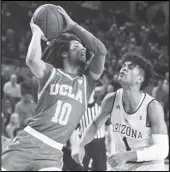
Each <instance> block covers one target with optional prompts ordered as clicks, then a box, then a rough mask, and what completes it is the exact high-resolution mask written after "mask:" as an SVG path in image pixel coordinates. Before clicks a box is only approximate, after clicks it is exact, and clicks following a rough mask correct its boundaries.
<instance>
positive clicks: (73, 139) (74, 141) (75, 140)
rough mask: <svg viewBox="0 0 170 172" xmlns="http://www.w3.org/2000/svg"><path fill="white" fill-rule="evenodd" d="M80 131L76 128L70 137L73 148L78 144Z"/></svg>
mask: <svg viewBox="0 0 170 172" xmlns="http://www.w3.org/2000/svg"><path fill="white" fill-rule="evenodd" d="M77 132H78V131H77V130H74V132H73V133H72V135H71V137H70V146H71V148H73V147H74V146H76V145H77V144H78V136H77V135H78V133H77Z"/></svg>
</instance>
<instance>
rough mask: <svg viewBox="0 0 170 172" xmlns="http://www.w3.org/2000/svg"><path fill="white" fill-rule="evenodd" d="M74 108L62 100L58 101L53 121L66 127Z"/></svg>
mask: <svg viewBox="0 0 170 172" xmlns="http://www.w3.org/2000/svg"><path fill="white" fill-rule="evenodd" d="M71 110H72V106H71V104H69V103H63V102H62V101H61V100H58V101H57V107H56V111H55V114H54V116H53V118H52V121H53V122H55V123H59V124H60V125H66V124H67V122H68V119H69V116H70V114H71Z"/></svg>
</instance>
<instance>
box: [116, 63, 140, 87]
mask: <svg viewBox="0 0 170 172" xmlns="http://www.w3.org/2000/svg"><path fill="white" fill-rule="evenodd" d="M118 81H119V83H120V84H121V85H125V84H126V85H135V84H140V83H141V82H143V72H142V69H141V68H140V67H139V66H138V65H135V64H133V63H132V62H130V61H127V62H125V63H124V64H123V65H122V67H121V69H120V73H119V77H118Z"/></svg>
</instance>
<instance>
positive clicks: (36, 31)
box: [30, 18, 47, 41]
mask: <svg viewBox="0 0 170 172" xmlns="http://www.w3.org/2000/svg"><path fill="white" fill-rule="evenodd" d="M30 27H31V30H32V34H36V35H38V36H40V38H41V39H42V40H44V41H47V38H46V37H45V36H44V33H43V31H42V30H41V29H40V27H39V26H38V25H36V24H34V22H33V18H32V19H31V22H30Z"/></svg>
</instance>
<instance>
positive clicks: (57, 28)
mask: <svg viewBox="0 0 170 172" xmlns="http://www.w3.org/2000/svg"><path fill="white" fill-rule="evenodd" d="M50 7H51V9H52V11H53V12H54V15H55V17H56V19H57V31H58V32H57V35H56V37H58V34H59V21H58V17H57V15H56V13H55V10H54V9H53V7H52V6H51V5H50Z"/></svg>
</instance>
